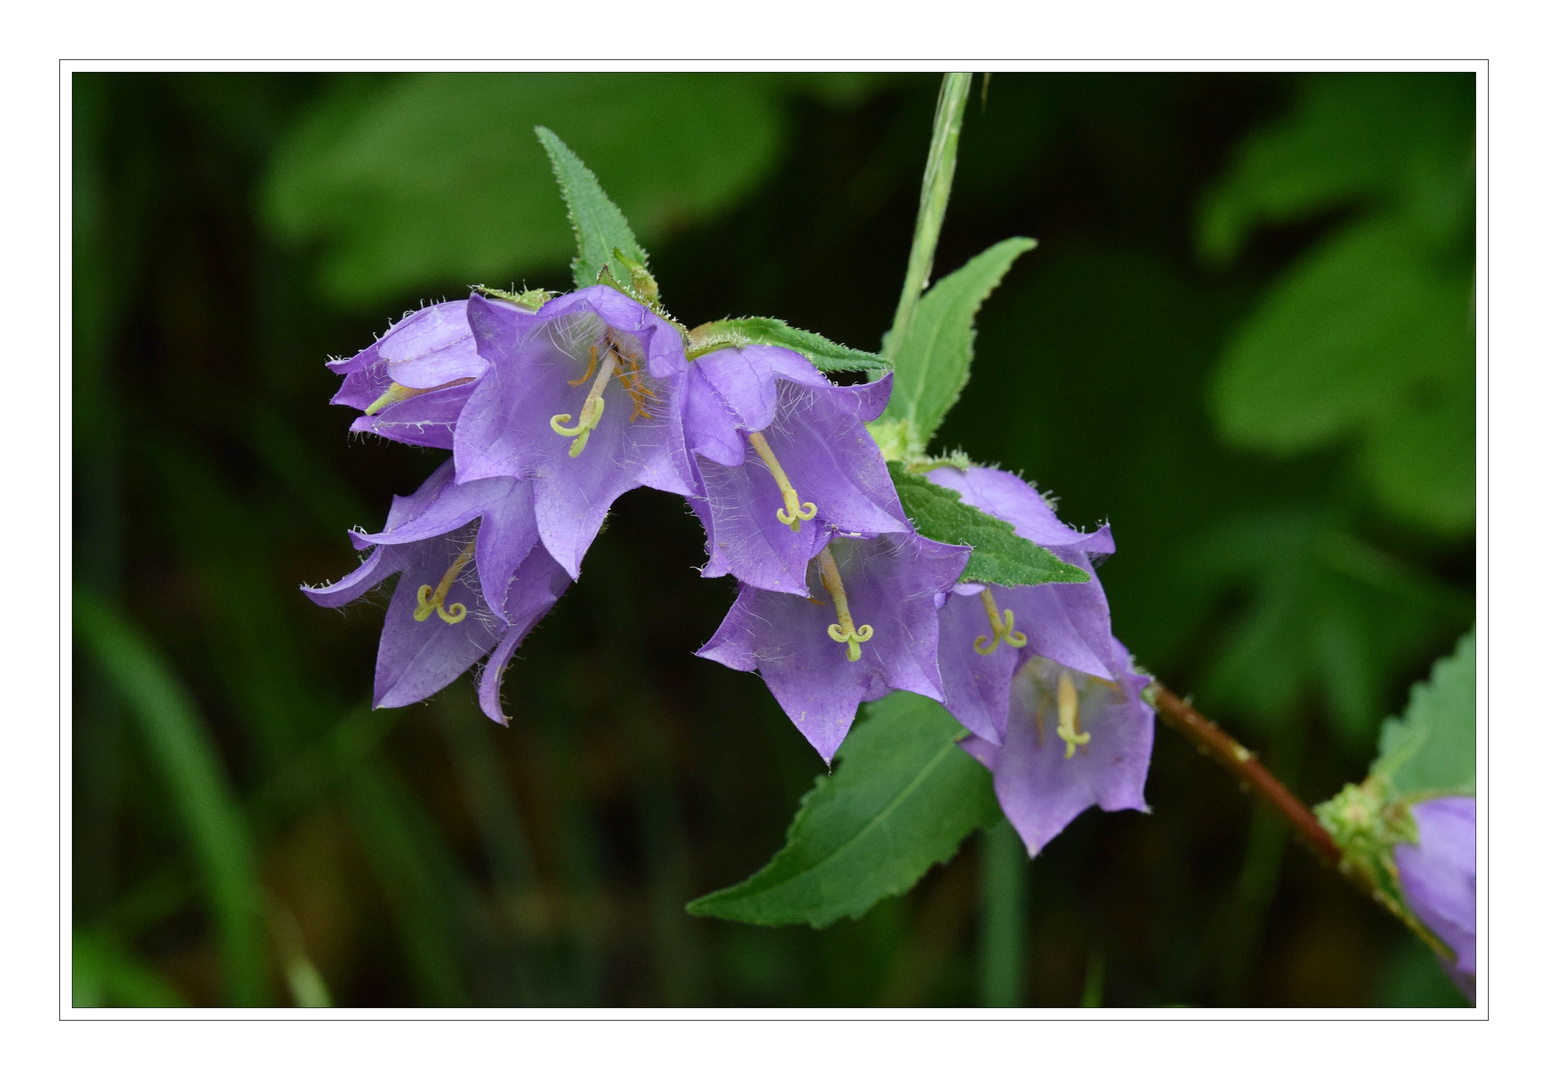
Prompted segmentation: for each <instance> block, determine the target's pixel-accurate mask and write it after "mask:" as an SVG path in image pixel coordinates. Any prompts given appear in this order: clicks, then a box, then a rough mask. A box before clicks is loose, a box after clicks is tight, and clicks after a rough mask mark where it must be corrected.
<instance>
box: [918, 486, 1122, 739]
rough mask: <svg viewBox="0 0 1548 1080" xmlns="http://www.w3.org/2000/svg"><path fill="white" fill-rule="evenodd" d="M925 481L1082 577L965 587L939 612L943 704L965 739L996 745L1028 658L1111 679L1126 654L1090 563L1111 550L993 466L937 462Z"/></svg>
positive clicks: (1105, 539)
mask: <svg viewBox="0 0 1548 1080" xmlns="http://www.w3.org/2000/svg"><path fill="white" fill-rule="evenodd" d="M928 476H929V479H930V480H931V481H933V482H934V483H937V484H940V485H941V486H942V487H947V488H950V489H951V490H953V491H955V492H957V493H958V494H959V495H961V497H962V501H963V502H965V503H967V504H968V505H969V506H974V507H977V508H978V509H980V510H982V511H984V512H985V513H988V514H992V515H993V516H995V517H997V518H1000V519H1001V520H1003V521H1007V522H1009V523H1010V524H1011V525H1012V526H1014V528H1015V530H1016V533H1017V535H1018V536H1021V537H1024V538H1025V539H1027V540H1030V541H1032V542H1033V543H1035V544H1039V545H1041V546H1043V547H1045V548H1047V549H1048V550H1049V551H1051V552H1053V553H1054V554H1055V555H1057V556H1058V557H1059V558H1061V559H1063V560H1064V561H1065V562H1067V563H1069V564H1071V565H1072V566H1078V567H1080V568H1081V569H1082V570H1084V571H1086V573H1087V574H1089V575H1090V580H1089V581H1085V582H1081V583H1079V584H1075V583H1065V582H1050V583H1048V584H1046V585H1024V586H1020V587H1018V588H1010V589H1007V588H1003V587H1001V586H989V585H977V584H973V583H967V582H964V583H962V584H959V585H957V586H956V587H954V588H953V589H952V595H951V596H950V597H949V598H948V599H947V601H946V604H945V606H944V607H943V608H942V609H941V655H940V664H941V678H942V679H943V680H944V683H945V687H946V707H947V709H949V710H950V711H951V713H952V715H954V716H955V717H956V718H957V719H958V720H959V721H961V723H962V725H963V726H964V727H966V728H967V729H968V730H969V731H971V732H972V733H973V734H975V735H977V736H979V737H980V738H982V739H986V740H988V741H989V742H990V743H993V744H995V745H1000V744H1001V743H1002V742H1003V740H1004V738H1005V724H1006V717H1007V715H1008V713H1009V708H1010V685H1011V677H1012V675H1013V674H1014V672H1015V669H1016V667H1017V665H1018V664H1019V663H1021V662H1022V661H1023V660H1025V659H1026V658H1027V657H1028V656H1041V657H1044V658H1046V659H1049V660H1053V661H1056V662H1058V663H1061V664H1064V665H1066V666H1068V667H1070V668H1072V669H1073V670H1075V671H1080V672H1084V673H1086V674H1087V675H1094V676H1097V677H1098V678H1104V679H1107V680H1109V681H1110V682H1118V681H1120V680H1121V679H1122V678H1123V676H1124V674H1125V672H1127V671H1128V667H1127V661H1128V654H1127V653H1126V652H1124V651H1123V650H1122V649H1121V648H1117V649H1116V651H1115V646H1114V642H1113V637H1112V629H1111V626H1112V620H1111V616H1110V614H1109V612H1108V607H1107V597H1106V594H1104V593H1103V591H1102V584H1101V582H1100V581H1098V580H1097V576H1096V570H1095V565H1094V561H1093V560H1094V559H1099V558H1101V557H1103V556H1106V555H1110V554H1111V553H1112V551H1113V538H1112V533H1111V531H1110V530H1109V529H1108V527H1107V526H1105V525H1104V526H1103V527H1102V528H1101V529H1099V530H1097V531H1096V532H1093V533H1083V532H1080V531H1079V530H1077V529H1072V528H1070V527H1069V526H1068V525H1065V524H1064V523H1063V522H1061V521H1060V520H1059V519H1058V516H1057V515H1055V514H1054V512H1053V510H1052V509H1051V508H1050V507H1049V506H1048V504H1047V503H1046V502H1045V501H1044V500H1043V497H1042V496H1041V495H1039V494H1038V493H1037V490H1036V489H1035V488H1033V487H1032V486H1031V485H1030V484H1028V483H1027V482H1026V481H1025V480H1022V479H1021V478H1020V477H1018V476H1014V475H1012V474H1011V473H1008V472H1004V471H1002V470H1000V469H990V468H986V467H983V466H978V465H974V466H970V467H969V468H966V469H959V468H957V467H956V466H952V465H946V466H942V467H941V468H938V469H934V470H932V471H931V472H930V473H929V474H928Z"/></svg>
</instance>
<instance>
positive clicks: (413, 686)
mask: <svg viewBox="0 0 1548 1080" xmlns="http://www.w3.org/2000/svg"><path fill="white" fill-rule="evenodd" d="M350 537H351V540H352V541H353V542H354V544H355V546H356V547H357V548H362V549H364V548H370V549H371V550H370V554H369V555H368V556H367V557H366V559H365V561H364V562H363V563H362V564H361V565H360V566H359V568H358V569H356V570H355V571H354V572H353V573H351V574H350V575H348V576H347V577H345V578H343V579H342V580H340V581H338V582H336V583H335V584H333V585H325V586H319V587H317V588H305V589H303V590H302V591H303V592H304V593H306V595H307V596H308V597H310V598H311V599H312V600H314V601H315V602H317V603H318V604H321V605H323V606H324V607H339V606H341V605H343V604H347V603H349V602H350V601H352V600H355V599H358V598H359V597H361V596H363V595H365V594H366V593H367V592H369V591H370V590H371V589H373V588H375V587H376V586H377V585H379V584H381V583H382V582H383V581H385V580H386V579H387V578H389V577H391V576H392V575H394V574H399V575H401V576H400V577H399V579H398V585H397V588H396V589H395V590H394V592H393V596H392V601H391V603H389V604H388V607H387V619H386V622H385V624H384V625H383V627H382V639H381V645H380V648H379V649H378V651H377V657H376V687H375V692H374V694H373V696H372V704H373V706H374V707H376V708H385V707H396V706H399V705H409V704H412V703H413V702H416V701H422V700H424V699H425V698H427V697H429V696H430V695H431V694H433V693H435V692H436V691H438V690H440V689H441V688H442V687H444V686H446V685H447V684H449V683H450V682H451V681H452V680H454V679H455V678H456V677H457V676H458V675H460V674H462V673H463V672H464V671H466V670H467V669H468V668H470V667H472V666H473V665H474V664H475V663H477V662H478V661H480V660H483V659H484V658H485V657H488V662H487V664H486V665H485V667H484V673H483V676H482V678H481V679H480V680H479V690H478V698H479V704H480V705H481V706H482V707H483V710H484V712H485V713H487V714H488V715H489V717H490V718H491V719H493V720H495V721H497V722H499V723H501V724H504V723H506V721H507V718H506V716H505V714H504V712H503V711H502V710H501V707H500V679H501V676H502V675H503V674H504V672H505V667H506V665H507V664H508V663H509V662H510V659H511V656H512V655H513V654H514V653H515V651H516V648H517V646H518V645H520V644H521V641H522V639H523V638H525V637H526V635H527V633H528V632H529V631H530V630H531V629H532V627H533V626H535V625H536V624H537V622H538V620H539V619H541V618H542V617H543V615H545V614H546V613H547V612H548V610H549V609H550V608H551V607H553V606H554V604H555V603H556V602H557V601H558V599H559V597H560V595H561V594H563V592H564V590H565V589H566V588H567V587H568V586H569V584H570V578H569V575H568V574H566V573H565V572H564V569H563V568H562V567H560V566H559V564H558V563H556V562H555V561H554V560H553V558H552V557H550V556H549V554H548V552H547V551H546V550H545V549H544V548H543V545H542V544H541V543H539V540H538V530H537V522H536V519H535V516H534V513H533V508H532V483H531V481H528V480H516V479H514V478H511V477H495V478H491V479H486V480H476V481H472V482H470V483H466V484H458V483H456V482H455V480H454V477H453V467H452V463H451V462H450V461H448V462H446V464H444V465H442V466H441V467H440V468H439V469H437V470H436V471H435V472H434V473H433V474H432V475H431V476H430V478H429V479H428V480H426V481H425V483H424V484H423V485H422V486H421V487H420V489H419V490H418V491H416V492H415V493H414V494H413V495H410V496H408V497H407V498H402V497H399V498H394V499H393V503H392V510H391V511H390V512H389V513H388V515H387V524H386V527H385V528H384V529H383V530H382V531H381V532H379V533H351V534H350Z"/></svg>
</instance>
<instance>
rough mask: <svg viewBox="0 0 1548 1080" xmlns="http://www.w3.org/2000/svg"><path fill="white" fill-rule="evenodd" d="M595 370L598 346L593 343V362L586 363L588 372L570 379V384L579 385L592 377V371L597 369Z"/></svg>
mask: <svg viewBox="0 0 1548 1080" xmlns="http://www.w3.org/2000/svg"><path fill="white" fill-rule="evenodd" d="M595 370H597V347H596V346H595V345H593V346H592V347H591V363H589V364H587V365H586V374H584V375H582V376H581V377H580V378H578V379H570V380H569V383H570V385H571V386H579V385H580V384H581V383H583V382H585V381H586V380H587V379H589V378H591V373H592V372H593V371H595Z"/></svg>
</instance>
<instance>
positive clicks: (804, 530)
mask: <svg viewBox="0 0 1548 1080" xmlns="http://www.w3.org/2000/svg"><path fill="white" fill-rule="evenodd" d="M699 471H700V473H701V475H702V476H703V478H704V491H705V495H706V498H705V499H704V500H691V505H693V506H694V509H695V511H696V512H698V514H699V518H700V520H701V521H703V522H704V531H705V536H706V538H707V542H708V549H709V552H710V563H709V565H708V566H706V567H705V569H704V576H705V577H716V576H719V574H723V573H727V572H730V573H734V574H735V575H736V576H737V578H738V579H739V580H741V581H745V582H747V583H748V584H749V585H752V586H755V587H756V588H759V589H770V590H773V591H776V592H789V593H795V594H797V595H799V596H805V595H806V566H807V563H809V562H810V561H811V558H812V556H813V555H815V554H816V553H817V552H818V551H819V550H821V548H822V545H823V544H824V543H825V542H826V540H827V537H828V535H829V533H830V532H831V530H829V529H827V528H826V527H825V526H824V525H823V523H822V522H821V521H808V522H802V523H801V527H800V529H798V530H795V531H792V530H791V528H790V526H788V525H785V524H783V523H781V522H780V520H779V518H778V517H776V516H775V515H776V514H777V513H778V512H779V511H781V510H783V509H784V508H785V501H784V498H783V497H782V496H781V494H780V491H779V487H778V485H777V484H775V482H774V478H773V476H772V475H770V473H769V470H768V467H767V466H766V465H764V464H763V461H762V460H761V459H759V458H758V457H757V456H756V455H749V457H748V460H747V463H746V464H745V465H743V466H742V467H740V468H731V469H728V468H725V467H724V466H721V465H717V464H715V463H714V462H713V461H709V460H705V461H701V462H700V463H699Z"/></svg>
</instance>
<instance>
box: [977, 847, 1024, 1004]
mask: <svg viewBox="0 0 1548 1080" xmlns="http://www.w3.org/2000/svg"><path fill="white" fill-rule="evenodd" d="M980 856H981V858H982V862H981V863H980V865H979V902H980V904H981V907H982V918H983V929H982V936H981V938H980V944H979V948H980V954H979V962H978V980H979V991H980V994H981V996H982V1000H983V1003H984V1005H985V1006H987V1007H988V1008H991V1009H1014V1008H1017V1007H1019V1006H1021V1005H1023V1004H1025V1000H1024V998H1025V987H1024V985H1023V979H1022V971H1023V967H1024V965H1023V964H1022V957H1023V953H1024V952H1025V951H1026V935H1025V925H1026V921H1025V916H1026V907H1027V868H1028V866H1029V865H1030V864H1029V863H1028V861H1027V849H1026V847H1025V846H1024V845H1023V844H1022V843H1021V838H1020V837H1019V836H1017V835H1016V830H1015V829H1013V828H1012V827H1011V823H1010V822H1009V821H1002V822H1000V823H999V824H998V825H996V826H994V827H993V828H992V829H989V830H987V831H986V832H985V833H984V840H983V847H982V849H981V850H980Z"/></svg>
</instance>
